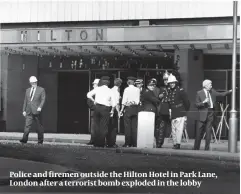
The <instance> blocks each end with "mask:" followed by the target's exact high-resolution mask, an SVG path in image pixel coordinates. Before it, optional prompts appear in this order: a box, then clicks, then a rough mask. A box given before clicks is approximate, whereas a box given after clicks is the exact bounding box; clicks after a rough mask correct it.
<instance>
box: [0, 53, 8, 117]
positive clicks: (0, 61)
mask: <svg viewBox="0 0 241 194" xmlns="http://www.w3.org/2000/svg"><path fill="white" fill-rule="evenodd" d="M0 56H1V58H0V68H1V74H0V77H1V78H0V81H1V99H2V102H1V111H2V115H1V120H3V121H6V119H7V79H8V69H7V68H8V55H7V54H2V55H0Z"/></svg>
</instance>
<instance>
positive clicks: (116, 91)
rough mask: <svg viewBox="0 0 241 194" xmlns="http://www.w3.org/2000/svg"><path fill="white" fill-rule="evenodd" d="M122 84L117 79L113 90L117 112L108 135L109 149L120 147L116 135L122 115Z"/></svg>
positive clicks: (115, 111) (111, 120)
mask: <svg viewBox="0 0 241 194" xmlns="http://www.w3.org/2000/svg"><path fill="white" fill-rule="evenodd" d="M121 84H122V80H121V79H120V78H116V79H115V80H114V87H113V88H111V91H112V92H113V95H114V98H115V104H116V107H115V110H114V114H113V117H111V118H110V124H109V129H108V134H107V137H106V142H107V147H114V148H116V147H118V146H117V145H116V135H117V131H118V119H119V114H120V86H121Z"/></svg>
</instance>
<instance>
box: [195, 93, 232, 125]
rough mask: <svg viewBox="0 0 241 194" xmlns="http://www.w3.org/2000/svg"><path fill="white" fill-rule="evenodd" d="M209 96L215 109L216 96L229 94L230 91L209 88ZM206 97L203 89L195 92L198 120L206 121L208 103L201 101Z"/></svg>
mask: <svg viewBox="0 0 241 194" xmlns="http://www.w3.org/2000/svg"><path fill="white" fill-rule="evenodd" d="M209 93H210V95H211V98H212V102H213V108H214V109H215V105H216V99H217V97H218V96H226V95H228V94H230V93H231V92H230V91H227V92H217V91H216V90H214V89H211V90H210V91H209ZM205 99H206V94H205V92H204V90H200V91H198V92H197V95H196V103H195V105H196V107H197V108H198V112H199V117H198V119H199V120H200V121H206V119H207V114H208V104H207V103H203V101H204V100H205Z"/></svg>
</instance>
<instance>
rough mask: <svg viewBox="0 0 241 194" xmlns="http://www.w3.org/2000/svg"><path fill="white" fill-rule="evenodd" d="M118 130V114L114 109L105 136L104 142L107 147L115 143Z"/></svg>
mask: <svg viewBox="0 0 241 194" xmlns="http://www.w3.org/2000/svg"><path fill="white" fill-rule="evenodd" d="M117 130H118V114H117V111H116V110H115V111H114V115H113V117H110V122H109V128H108V133H107V137H106V143H107V145H108V146H109V147H111V146H114V145H115V144H116V134H117Z"/></svg>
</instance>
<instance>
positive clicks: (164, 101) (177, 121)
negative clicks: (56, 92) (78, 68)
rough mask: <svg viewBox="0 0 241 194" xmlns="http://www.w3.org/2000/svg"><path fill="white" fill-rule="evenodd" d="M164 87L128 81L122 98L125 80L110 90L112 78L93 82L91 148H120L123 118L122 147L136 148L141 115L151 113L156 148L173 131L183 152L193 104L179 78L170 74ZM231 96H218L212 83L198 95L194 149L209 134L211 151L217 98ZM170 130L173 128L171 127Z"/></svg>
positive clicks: (205, 84)
mask: <svg viewBox="0 0 241 194" xmlns="http://www.w3.org/2000/svg"><path fill="white" fill-rule="evenodd" d="M163 81H164V85H165V86H164V87H161V88H159V87H157V80H156V79H155V78H152V79H150V80H148V82H147V85H146V88H144V87H143V85H144V84H143V79H141V78H140V79H138V78H135V77H128V78H127V85H128V87H127V88H125V89H124V93H123V97H122V98H121V96H120V86H121V84H122V80H121V79H120V78H116V79H115V80H114V87H113V88H111V89H110V88H109V87H108V86H109V84H110V78H109V77H108V76H104V77H102V78H101V79H96V80H95V81H94V82H93V86H94V89H93V90H91V91H90V92H88V94H87V98H88V104H89V107H90V108H91V112H92V113H91V115H92V122H91V123H92V124H91V140H90V142H89V144H93V145H94V146H96V147H105V146H106V147H117V145H116V134H117V128H118V119H119V118H120V117H122V116H123V120H124V131H125V132H124V134H125V144H124V145H123V147H137V128H138V126H137V123H138V113H139V112H140V111H148V112H153V113H155V123H153V124H154V125H155V140H156V142H155V143H156V147H157V148H161V147H162V146H163V143H164V139H165V136H166V132H167V129H168V128H171V135H172V139H173V149H180V147H181V142H182V137H183V132H184V129H185V127H186V123H187V113H188V111H189V109H190V101H189V99H188V96H187V93H186V92H185V91H184V89H183V88H182V87H180V85H179V82H178V81H177V79H176V77H175V76H174V75H172V74H169V73H168V72H167V71H166V72H165V74H164V75H163ZM229 93H231V90H230V91H228V92H223V93H220V92H217V91H215V90H214V89H212V82H211V81H210V80H205V81H204V82H203V89H202V90H200V91H198V92H197V96H196V102H195V106H196V107H197V109H198V113H199V117H198V119H197V121H198V125H197V126H198V127H197V128H196V139H195V144H194V148H193V149H195V150H199V149H200V143H201V139H202V137H203V135H204V133H205V132H206V145H205V150H209V149H210V147H209V145H210V140H211V129H212V123H213V117H214V108H215V107H214V106H215V104H216V97H217V96H226V95H227V94H229ZM169 126H170V127H169Z"/></svg>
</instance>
